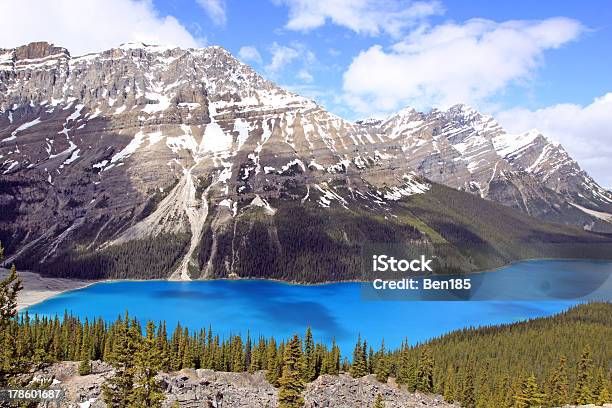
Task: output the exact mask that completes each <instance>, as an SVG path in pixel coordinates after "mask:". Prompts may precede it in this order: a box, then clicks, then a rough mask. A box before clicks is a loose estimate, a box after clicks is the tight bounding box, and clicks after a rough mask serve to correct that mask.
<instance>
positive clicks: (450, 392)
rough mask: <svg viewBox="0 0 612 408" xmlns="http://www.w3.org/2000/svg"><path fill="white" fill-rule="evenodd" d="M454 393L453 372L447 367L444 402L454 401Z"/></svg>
mask: <svg viewBox="0 0 612 408" xmlns="http://www.w3.org/2000/svg"><path fill="white" fill-rule="evenodd" d="M456 393H457V385H456V383H455V370H454V369H453V367H452V366H450V365H449V366H448V368H447V369H446V378H445V379H444V401H446V402H450V403H452V402H453V401H455V395H456Z"/></svg>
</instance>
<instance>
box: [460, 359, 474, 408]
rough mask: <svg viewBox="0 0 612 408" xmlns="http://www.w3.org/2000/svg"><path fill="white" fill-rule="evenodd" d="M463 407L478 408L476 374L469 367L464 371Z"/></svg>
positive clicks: (462, 387)
mask: <svg viewBox="0 0 612 408" xmlns="http://www.w3.org/2000/svg"><path fill="white" fill-rule="evenodd" d="M461 406H462V407H464V408H476V396H475V390H474V372H473V369H472V367H471V366H467V367H466V368H465V371H464V377H463V384H462V386H461Z"/></svg>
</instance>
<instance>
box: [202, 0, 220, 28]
mask: <svg viewBox="0 0 612 408" xmlns="http://www.w3.org/2000/svg"><path fill="white" fill-rule="evenodd" d="M197 2H198V4H199V5H200V7H202V8H203V9H204V11H205V12H206V14H208V17H210V19H211V20H212V22H213V23H215V24H216V25H225V23H226V22H227V16H226V13H225V0H197Z"/></svg>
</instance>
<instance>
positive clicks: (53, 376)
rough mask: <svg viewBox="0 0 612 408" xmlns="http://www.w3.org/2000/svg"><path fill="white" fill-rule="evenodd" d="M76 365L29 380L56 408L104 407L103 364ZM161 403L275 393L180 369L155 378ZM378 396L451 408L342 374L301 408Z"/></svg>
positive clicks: (322, 383) (267, 406)
mask: <svg viewBox="0 0 612 408" xmlns="http://www.w3.org/2000/svg"><path fill="white" fill-rule="evenodd" d="M78 364H79V363H77V362H63V363H56V364H53V365H52V366H50V367H47V368H45V369H43V370H40V371H39V372H37V373H36V374H35V378H36V379H37V380H43V379H46V380H50V381H53V382H54V385H53V387H60V388H62V389H63V390H64V391H65V395H66V397H65V400H64V402H63V403H62V406H64V407H69V408H76V407H79V408H103V407H106V404H104V402H103V400H102V397H101V386H102V384H103V383H104V381H105V380H106V379H107V378H108V377H110V376H112V374H113V372H112V369H111V368H110V367H109V366H108V365H107V364H105V363H102V362H97V361H94V362H93V363H92V369H93V370H92V374H89V375H85V376H80V375H78ZM158 378H159V380H160V383H161V385H162V388H163V390H164V392H165V394H166V399H165V401H164V402H163V404H162V406H163V407H164V408H169V407H172V406H173V405H174V404H175V403H176V402H178V404H179V406H180V407H181V408H196V407H197V408H213V407H214V408H274V407H277V406H278V404H277V398H278V390H277V389H276V388H274V387H273V386H271V385H270V384H269V383H268V382H267V381H266V379H265V373H264V372H263V371H260V372H256V373H254V374H249V373H226V372H215V371H212V370H191V369H184V370H181V371H180V372H176V373H161V374H159V376H158ZM378 395H381V396H382V397H383V399H384V401H385V406H386V407H388V408H412V407H441V408H442V407H449V408H450V407H453V406H455V407H457V405H452V404H448V403H446V402H444V401H443V399H442V398H441V397H440V396H436V395H425V394H420V393H415V394H413V393H409V392H406V391H405V390H402V389H400V388H398V387H397V386H396V385H394V384H393V383H392V382H390V383H389V384H381V383H380V382H378V381H377V380H376V379H375V378H374V376H367V377H363V378H359V379H354V378H352V377H350V376H349V375H347V374H341V375H339V376H330V375H324V376H321V377H319V378H318V379H317V380H315V381H314V382H312V383H310V384H308V385H307V387H306V390H305V392H304V400H305V405H304V406H305V408H364V407H365V408H368V407H372V406H373V405H374V401H375V399H376V397H377V396H378Z"/></svg>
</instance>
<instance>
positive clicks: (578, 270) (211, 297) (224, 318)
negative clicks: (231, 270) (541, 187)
mask: <svg viewBox="0 0 612 408" xmlns="http://www.w3.org/2000/svg"><path fill="white" fill-rule="evenodd" d="M611 276H612V262H599V261H567V260H554V261H553V260H543V261H525V262H520V263H516V264H513V265H510V266H507V267H505V268H502V269H499V270H496V271H492V272H487V273H483V274H472V275H470V277H471V278H472V279H474V282H475V286H476V290H475V291H474V296H473V299H485V300H469V301H467V300H451V301H432V300H366V298H367V297H368V296H364V293H366V292H367V291H368V289H367V288H368V287H369V286H367V285H368V284H361V283H334V284H324V285H312V286H307V285H290V284H284V283H279V282H272V281H261V280H234V281H229V280H219V281H194V282H168V281H118V282H108V283H97V284H94V285H91V286H89V287H87V288H83V289H79V290H75V291H71V292H66V293H63V294H61V295H58V296H56V297H53V298H51V299H48V300H46V301H44V302H42V303H39V304H36V305H33V306H31V307H29V308H28V309H27V310H28V312H29V313H30V314H31V315H33V314H38V315H46V316H55V315H59V316H60V317H61V315H63V313H64V311H65V310H67V311H68V312H69V313H71V314H73V315H75V316H79V317H82V318H84V317H88V318H90V319H91V318H94V317H102V318H104V319H105V320H108V321H111V320H115V319H116V318H117V316H118V315H119V314H123V313H125V311H126V310H128V311H129V313H130V315H132V316H135V317H137V318H138V319H139V320H141V321H143V322H144V321H146V320H153V321H155V322H158V321H160V320H165V321H166V322H167V325H168V331H169V332H171V331H172V330H173V329H174V327H175V325H176V324H177V323H178V322H180V323H181V325H183V326H187V327H189V328H190V329H196V330H199V329H200V328H208V326H209V325H210V326H212V328H213V331H215V332H217V333H218V334H220V335H221V336H228V335H229V334H232V333H233V334H236V333H242V334H246V333H247V331H248V332H250V334H251V336H252V337H258V336H259V335H263V336H266V337H268V336H275V337H277V338H288V337H289V336H291V335H292V334H294V333H303V332H304V331H305V330H306V328H307V327H309V326H310V327H311V328H312V330H313V334H314V336H315V338H316V339H317V340H319V341H324V342H331V340H332V338H335V339H336V341H337V342H338V344H339V345H340V347H341V349H342V352H343V354H345V355H350V353H351V351H352V349H353V347H354V344H355V341H356V339H357V336H358V335H359V334H361V336H362V337H365V338H366V339H367V340H368V342H370V343H371V344H372V345H374V346H376V345H378V344H379V343H380V341H381V340H382V339H383V338H384V340H385V343H386V344H387V345H388V346H391V347H395V346H399V345H400V344H401V342H402V341H403V340H404V339H405V338H407V339H408V340H409V342H410V343H412V344H414V343H416V342H422V341H424V340H427V339H430V338H432V337H436V336H440V335H442V334H445V333H448V332H450V331H452V330H456V329H461V328H464V327H469V326H483V325H492V324H499V323H512V322H517V321H522V320H526V319H531V318H536V317H541V316H549V315H552V314H555V313H558V312H560V311H563V310H566V309H567V308H569V307H571V306H572V305H575V304H577V303H580V302H584V301H587V300H590V299H597V300H607V301H612V279H611V278H610V277H611ZM440 279H441V278H440ZM362 285H366V286H362ZM364 288H365V289H364ZM413 298H414V297H413ZM417 298H418V297H417ZM425 298H427V296H425Z"/></svg>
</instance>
